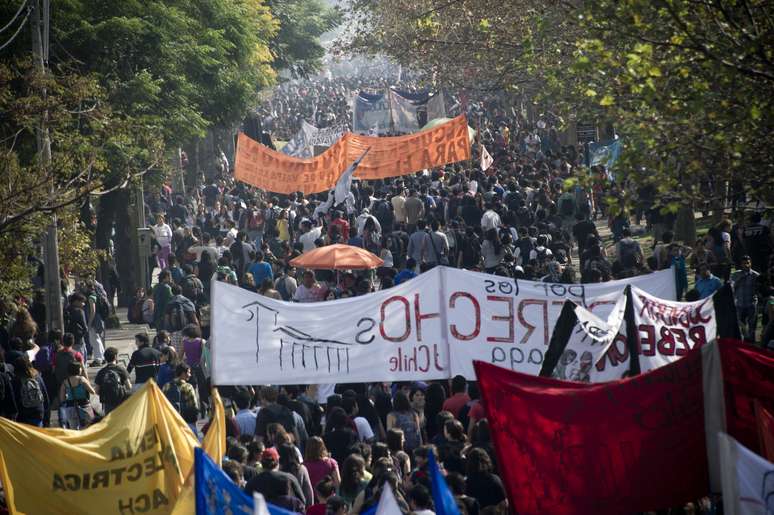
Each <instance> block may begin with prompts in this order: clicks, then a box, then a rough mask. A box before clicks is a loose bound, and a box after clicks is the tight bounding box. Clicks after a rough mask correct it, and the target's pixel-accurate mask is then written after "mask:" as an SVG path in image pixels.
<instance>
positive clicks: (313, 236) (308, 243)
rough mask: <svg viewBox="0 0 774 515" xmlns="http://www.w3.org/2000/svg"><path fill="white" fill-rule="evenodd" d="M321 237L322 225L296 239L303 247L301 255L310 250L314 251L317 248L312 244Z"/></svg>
mask: <svg viewBox="0 0 774 515" xmlns="http://www.w3.org/2000/svg"><path fill="white" fill-rule="evenodd" d="M321 235H322V225H321V226H318V227H313V228H311V229H310V230H309V232H305V233H304V234H302V235H301V236H299V237H298V241H299V243H301V245H303V246H304V250H303V253H304V254H306V253H307V252H309V251H310V250H314V249H316V248H317V245H315V244H314V242H315V240H317V239H319V238H320V236H321Z"/></svg>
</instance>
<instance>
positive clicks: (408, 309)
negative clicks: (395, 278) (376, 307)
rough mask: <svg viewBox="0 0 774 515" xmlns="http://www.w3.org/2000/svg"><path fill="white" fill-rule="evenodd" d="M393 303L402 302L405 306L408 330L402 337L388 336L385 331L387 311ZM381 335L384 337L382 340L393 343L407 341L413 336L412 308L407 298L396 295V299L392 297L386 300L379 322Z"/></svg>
mask: <svg viewBox="0 0 774 515" xmlns="http://www.w3.org/2000/svg"><path fill="white" fill-rule="evenodd" d="M391 302H400V303H402V304H403V312H404V315H405V316H404V320H405V324H406V325H405V328H406V330H405V331H404V332H403V334H402V335H400V336H388V335H387V333H386V331H385V329H384V320H385V310H386V308H387V305H388V304H390V303H391ZM379 333H380V334H381V335H382V338H384V339H385V340H387V341H391V342H402V341H404V340H406V338H408V337H409V335H410V334H411V307H410V306H409V301H408V300H406V298H405V297H401V296H400V295H396V296H394V297H390V298H389V299H387V300H385V301H384V302H383V303H382V308H381V310H380V320H379Z"/></svg>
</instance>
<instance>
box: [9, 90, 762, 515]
mask: <svg viewBox="0 0 774 515" xmlns="http://www.w3.org/2000/svg"><path fill="white" fill-rule="evenodd" d="M368 86H370V87H373V88H377V87H384V86H387V84H386V83H384V84H383V83H368V84H366V83H363V82H362V81H357V80H355V79H318V80H315V81H309V82H306V83H295V84H292V85H289V86H285V87H283V88H281V89H279V90H278V92H277V93H276V94H275V97H274V98H273V99H272V101H271V104H270V105H268V106H264V107H262V108H261V110H260V112H261V113H262V114H263V116H264V119H263V127H264V129H265V130H266V131H274V134H275V135H276V134H277V133H280V134H283V136H285V137H287V136H288V135H290V134H291V133H292V131H293V130H295V128H297V126H298V124H299V123H300V120H302V119H306V120H307V121H309V122H312V123H314V124H315V125H317V126H320V127H324V126H331V125H335V124H338V123H348V117H349V116H350V115H349V109H350V108H349V104H348V100H349V97H350V95H351V93H352V91H355V90H357V89H358V88H365V87H368ZM465 104H466V105H462V103H461V102H457V104H456V106H455V107H456V108H457V109H462V110H467V113H468V115H469V119H479V120H480V126H479V129H480V131H479V138H478V142H477V143H478V144H475V145H474V159H473V160H472V161H471V162H461V163H457V164H454V165H448V166H445V167H443V168H440V169H435V170H430V171H427V170H426V171H422V172H419V173H417V174H415V175H410V176H404V177H399V178H395V179H389V180H384V181H370V182H368V183H365V182H359V181H355V182H354V185H353V188H352V193H353V196H354V202H352V203H350V204H348V205H345V204H341V205H338V206H330V207H327V205H326V203H325V201H326V199H327V194H325V195H311V196H307V195H302V194H300V193H297V194H292V195H276V194H272V193H267V192H263V191H259V190H256V189H254V188H251V187H249V186H248V185H246V184H243V183H238V182H235V181H234V180H233V178H232V176H231V173H230V169H229V168H230V167H229V164H228V162H227V161H226V160H224V161H223V162H222V163H221V166H220V171H219V173H213V174H212V175H211V176H209V177H208V178H207V179H206V180H202V181H201V184H199V185H197V186H195V187H193V188H191V189H190V190H189V191H186V192H182V191H178V192H175V191H173V190H172V188H171V187H170V186H168V185H165V186H164V187H162V188H161V190H160V191H158V192H154V193H152V194H150V195H147V196H146V199H147V202H148V206H147V209H148V211H149V212H150V213H153V214H154V223H153V225H152V226H151V229H152V231H153V236H154V249H155V252H154V256H153V258H152V263H151V264H152V265H153V266H154V267H156V268H157V269H158V270H159V274H158V283H157V284H156V285H155V286H154V287H153V289H152V290H150V291H145V290H143V289H141V290H138V291H137V292H136V295H135V299H134V301H133V303H132V305H131V306H130V307H129V319H130V321H132V322H136V323H147V324H149V325H151V326H152V327H153V328H155V330H156V332H155V336H154V337H153V338H149V337H148V336H146V335H145V334H138V335H137V337H136V343H137V350H136V351H135V352H134V353H133V354H132V356H131V359H130V361H129V363H128V366H127V367H126V368H124V367H123V366H122V365H120V364H118V362H117V358H118V356H117V355H118V350H117V349H116V348H114V347H110V346H107V347H106V342H105V341H104V336H103V335H104V322H105V320H106V318H107V317H108V316H109V314H110V310H111V307H112V298H111V297H112V296H108V294H107V293H106V292H105V288H104V287H103V285H101V284H100V283H99V282H97V281H95V280H94V279H93V278H91V279H89V280H87V281H85V282H83V283H82V284H79V285H78V286H77V288H76V290H77V291H74V292H73V293H72V294H71V295H70V296H69V298H68V304H67V307H66V309H65V327H64V331H59V330H55V329H54V330H51V331H48V332H47V333H44V334H41V333H39V332H38V331H37V327H43V326H44V325H45V309H44V308H42V307H41V304H42V302H43V299H42V297H39V296H38V297H35V298H33V299H32V300H31V301H30V302H28V303H26V305H24V303H21V302H19V303H17V304H16V305H12V303H10V302H4V303H3V304H2V305H0V316H2V317H3V318H2V320H1V321H2V325H0V344H1V346H0V349H1V350H0V358H2V359H0V415H2V416H4V417H8V418H13V419H15V420H17V421H19V422H24V423H28V424H33V425H38V426H48V425H49V424H50V418H51V413H52V411H53V412H55V413H57V414H58V419H59V423H60V424H61V425H62V426H64V427H70V428H76V429H77V428H82V427H85V426H87V425H88V424H89V423H91V422H92V421H93V420H95V419H96V418H97V417H99V416H100V415H104V414H106V413H108V412H110V411H111V410H112V409H114V408H115V407H116V406H117V405H118V404H120V403H121V401H122V400H123V399H125V398H126V397H127V396H128V395H129V393H130V392H131V391H133V390H135V389H137V388H138V387H139V386H141V385H142V384H144V383H145V382H147V381H148V380H150V379H153V380H155V381H156V382H157V383H158V385H159V386H160V387H161V388H162V390H163V391H164V393H165V394H166V396H167V398H168V399H169V400H170V402H171V403H172V404H173V405H174V406H175V408H176V409H178V411H179V412H180V413H181V415H182V416H183V418H184V419H185V420H186V421H187V422H188V423H189V425H190V426H191V429H192V430H193V431H194V432H195V433H196V434H197V435H198V434H200V430H204V431H206V429H207V426H206V425H205V426H204V428H202V427H200V426H201V423H200V422H201V421H202V420H206V419H207V416H208V409H207V407H208V402H209V387H210V385H209V367H210V358H209V346H208V343H207V340H208V338H209V330H210V328H209V318H210V307H209V300H210V299H209V295H210V281H211V280H213V278H214V279H215V280H218V281H226V282H229V283H232V284H236V285H239V286H241V287H243V288H246V289H249V290H252V291H256V292H258V293H260V294H262V295H266V296H269V297H273V298H276V299H282V300H286V301H295V302H320V301H326V300H331V299H339V298H346V297H352V296H359V295H365V294H368V293H369V292H372V291H375V290H377V289H387V288H390V287H392V286H394V285H396V284H400V283H402V282H404V281H410V280H411V279H412V278H413V277H415V276H416V275H417V274H421V273H423V272H425V271H427V270H428V269H430V268H432V267H434V266H437V265H445V266H452V267H459V268H465V269H469V270H478V271H482V272H486V273H490V274H496V275H500V276H508V277H514V278H519V279H526V280H534V281H547V282H557V283H574V282H583V283H594V282H601V281H608V280H612V279H619V278H626V277H631V276H634V275H639V274H644V273H647V272H649V271H652V270H660V269H666V268H669V267H674V270H675V273H676V277H677V283H678V286H679V295H680V298H681V299H683V300H697V299H700V298H705V297H708V296H710V295H711V294H712V293H713V292H714V291H716V290H717V289H718V288H720V287H721V286H722V285H723V283H724V282H727V281H728V282H730V283H731V284H732V286H733V288H734V295H735V300H736V306H737V310H738V314H739V319H740V322H742V329H743V334H744V335H745V337H746V339H748V340H750V341H755V342H759V343H761V344H763V345H764V346H766V345H768V343H769V342H771V341H772V340H774V262H773V261H772V260H771V257H772V241H773V240H772V230H771V227H770V223H771V219H770V217H769V214H765V213H764V214H762V213H760V212H748V213H745V212H742V211H740V212H739V214H737V213H734V215H733V216H735V217H737V218H734V219H733V220H729V219H723V220H722V221H721V222H720V223H719V224H717V225H714V226H713V227H712V228H711V229H710V230H709V231H708V232H707V234H706V235H704V236H702V237H700V238H698V239H693V240H690V241H681V238H680V235H679V234H677V233H679V232H680V231H679V230H678V229H679V228H677V227H675V225H676V220H675V217H674V216H673V215H670V214H663V213H661V212H660V210H659V209H658V208H653V206H652V202H653V194H652V193H651V192H648V191H646V190H639V191H627V188H628V186H627V185H622V184H616V183H615V181H614V180H613V176H612V175H610V173H609V171H608V170H605V169H604V167H593V168H592V169H591V170H590V171H589V170H588V169H587V168H584V166H583V162H584V152H583V148H582V147H580V146H576V145H572V144H569V145H568V144H563V143H562V141H561V139H560V136H559V133H558V132H557V130H556V128H555V127H554V121H553V120H551V119H550V118H549V117H544V118H540V119H539V120H537V121H535V122H534V123H532V122H530V121H528V120H527V119H526V118H525V117H524V116H523V115H522V114H521V113H520V112H517V111H516V110H514V109H512V108H511V107H510V106H509V105H508V104H507V103H506V102H505V100H504V99H503V98H499V97H496V96H493V97H491V98H485V99H481V100H480V101H477V102H470V103H469V104H468V103H467V102H465ZM480 145H483V147H485V148H486V149H487V150H488V151H489V153H491V155H492V156H493V158H494V164H493V165H492V166H491V167H490V168H489V169H487V170H486V171H483V170H481V169H480V167H479V166H478V163H479V156H480V154H479V152H480V148H481V147H480ZM625 195H626V196H628V197H631V196H636V197H637V198H639V199H640V201H639V203H638V204H637V205H638V208H637V211H636V212H632V213H629V212H628V211H627V210H626V209H625V206H624V196H625ZM635 203H637V202H635ZM643 214H644V217H645V220H646V221H647V226H646V228H645V229H642V227H641V226H640V225H639V223H638V224H636V225H631V219H632V218H635V219H636V220H637V221H638V222H639V221H640V219H641V217H642V215H643ZM599 219H603V220H606V221H607V226H608V227H609V229H610V232H611V235H612V242H606V241H605V239H604V238H603V237H602V236H601V235H600V234H599V231H598V227H599V225H600V224H598V223H597V220H599ZM678 225H679V224H678ZM643 231H644V232H646V233H648V234H653V235H654V239H653V245H652V248H643V247H642V243H641V241H642V240H638V239H635V237H634V236H640V235H642V233H643ZM333 243H346V244H349V245H354V246H357V247H362V248H364V249H366V250H368V251H370V252H372V253H374V254H375V255H378V256H379V257H381V258H382V260H383V261H384V265H383V266H382V267H380V268H378V269H377V270H375V271H373V272H363V273H352V272H347V273H343V274H336V273H334V272H332V271H326V270H303V271H299V270H296V269H295V268H294V267H293V266H292V265H291V264H290V261H291V260H292V259H293V258H294V257H297V256H299V255H301V254H303V253H306V252H309V251H311V250H313V249H315V248H317V247H321V246H325V245H329V244H333ZM689 275H690V276H691V277H690V278H689ZM689 279H692V280H689ZM689 285H690V287H689ZM41 309H42V313H43V315H41ZM41 316H43V319H41ZM759 321H760V322H761V325H762V331H759V329H758V323H759ZM759 335H760V336H759ZM88 366H93V367H102V368H101V369H100V371H99V372H98V374H97V376H96V379H95V380H94V382H93V384H92V382H90V381H89V379H88V377H87V374H86V373H85V369H86V367H88ZM132 376H133V378H132ZM334 379H335V378H334ZM219 390H220V392H221V396H222V397H223V398H224V399H225V401H226V404H227V406H228V407H229V410H228V411H229V412H230V414H229V416H228V417H227V422H228V432H229V439H228V452H227V459H226V461H225V462H224V463H223V469H224V471H225V472H226V473H227V474H228V475H229V476H230V477H231V478H232V479H234V481H236V482H238V483H239V484H240V485H242V486H243V487H244V489H245V490H246V491H247V492H253V491H257V492H260V493H262V494H263V495H264V496H265V497H266V499H267V500H268V502H270V503H273V504H276V505H278V506H281V507H284V508H286V509H289V510H291V511H294V512H300V513H304V512H305V513H309V514H312V515H321V514H323V513H336V514H345V513H362V512H363V511H364V510H367V509H368V508H370V507H373V506H374V505H375V503H376V502H377V501H378V499H379V495H380V492H381V490H382V488H383V486H384V484H385V483H389V484H390V485H391V487H392V490H393V492H394V493H395V495H396V498H397V500H398V502H399V504H400V505H401V507H402V508H403V509H404V511H405V512H409V511H412V512H414V513H419V514H421V515H428V514H429V513H430V512H431V511H432V509H433V507H432V498H431V495H430V493H429V488H430V485H429V476H428V471H427V466H428V456H429V455H430V454H433V455H434V456H435V457H436V459H437V460H438V462H439V464H441V465H442V468H443V469H444V470H445V472H446V479H447V482H448V484H449V486H450V488H451V490H452V492H453V493H454V495H455V497H456V499H457V501H458V504H459V506H460V509H461V512H462V513H467V514H470V515H476V514H478V513H505V512H506V511H507V501H506V496H505V490H504V488H503V485H502V482H501V480H500V478H499V477H498V475H497V467H496V462H497V460H496V456H495V453H494V450H493V447H492V443H491V439H490V435H489V428H488V424H487V421H486V418H485V416H484V411H483V408H482V405H481V402H480V400H479V396H478V389H477V386H476V384H475V383H473V382H471V383H469V382H467V381H465V379H464V378H462V377H455V378H454V379H453V380H452V381H451V382H446V381H439V382H432V383H430V384H425V383H422V382H413V383H394V384H382V383H375V384H346V385H338V386H337V387H336V390H335V391H331V392H326V393H325V394H323V393H321V392H320V391H318V388H317V386H314V385H310V386H292V387H291V386H285V387H281V388H276V387H271V386H264V387H220V388H219ZM92 395H98V396H99V397H100V400H101V404H102V407H103V413H102V414H96V413H94V412H93V411H92V409H91V404H90V402H89V399H90V397H91V396H92Z"/></svg>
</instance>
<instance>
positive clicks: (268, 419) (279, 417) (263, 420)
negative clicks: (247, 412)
mask: <svg viewBox="0 0 774 515" xmlns="http://www.w3.org/2000/svg"><path fill="white" fill-rule="evenodd" d="M257 420H258V421H260V422H259V423H258V424H256V426H255V427H256V432H257V431H258V427H259V425H260V428H261V429H262V430H263V432H264V434H265V432H266V428H267V427H268V426H269V424H281V425H282V427H284V428H285V431H287V432H288V433H290V434H292V435H293V436H294V437H295V441H296V442H298V441H299V433H298V428H297V427H296V419H295V418H294V417H293V412H292V411H291V410H290V409H289V408H286V407H285V406H282V405H280V404H272V405H270V406H266V407H265V408H262V409H261V410H260V411H259V412H258V419H257Z"/></svg>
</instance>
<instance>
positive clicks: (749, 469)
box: [718, 432, 774, 515]
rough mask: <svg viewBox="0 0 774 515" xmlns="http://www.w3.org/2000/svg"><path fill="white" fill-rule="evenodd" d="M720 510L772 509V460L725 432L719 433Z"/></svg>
mask: <svg viewBox="0 0 774 515" xmlns="http://www.w3.org/2000/svg"><path fill="white" fill-rule="evenodd" d="M718 443H719V447H720V479H721V482H722V484H723V513H725V514H726V515H768V514H770V513H774V463H771V462H769V461H767V460H765V459H763V458H762V457H760V456H758V455H757V454H755V453H754V452H752V451H751V450H750V449H748V448H747V447H745V446H744V445H742V444H740V443H739V442H737V441H736V440H735V439H734V438H732V437H731V436H729V435H727V434H726V433H722V432H719V433H718Z"/></svg>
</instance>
